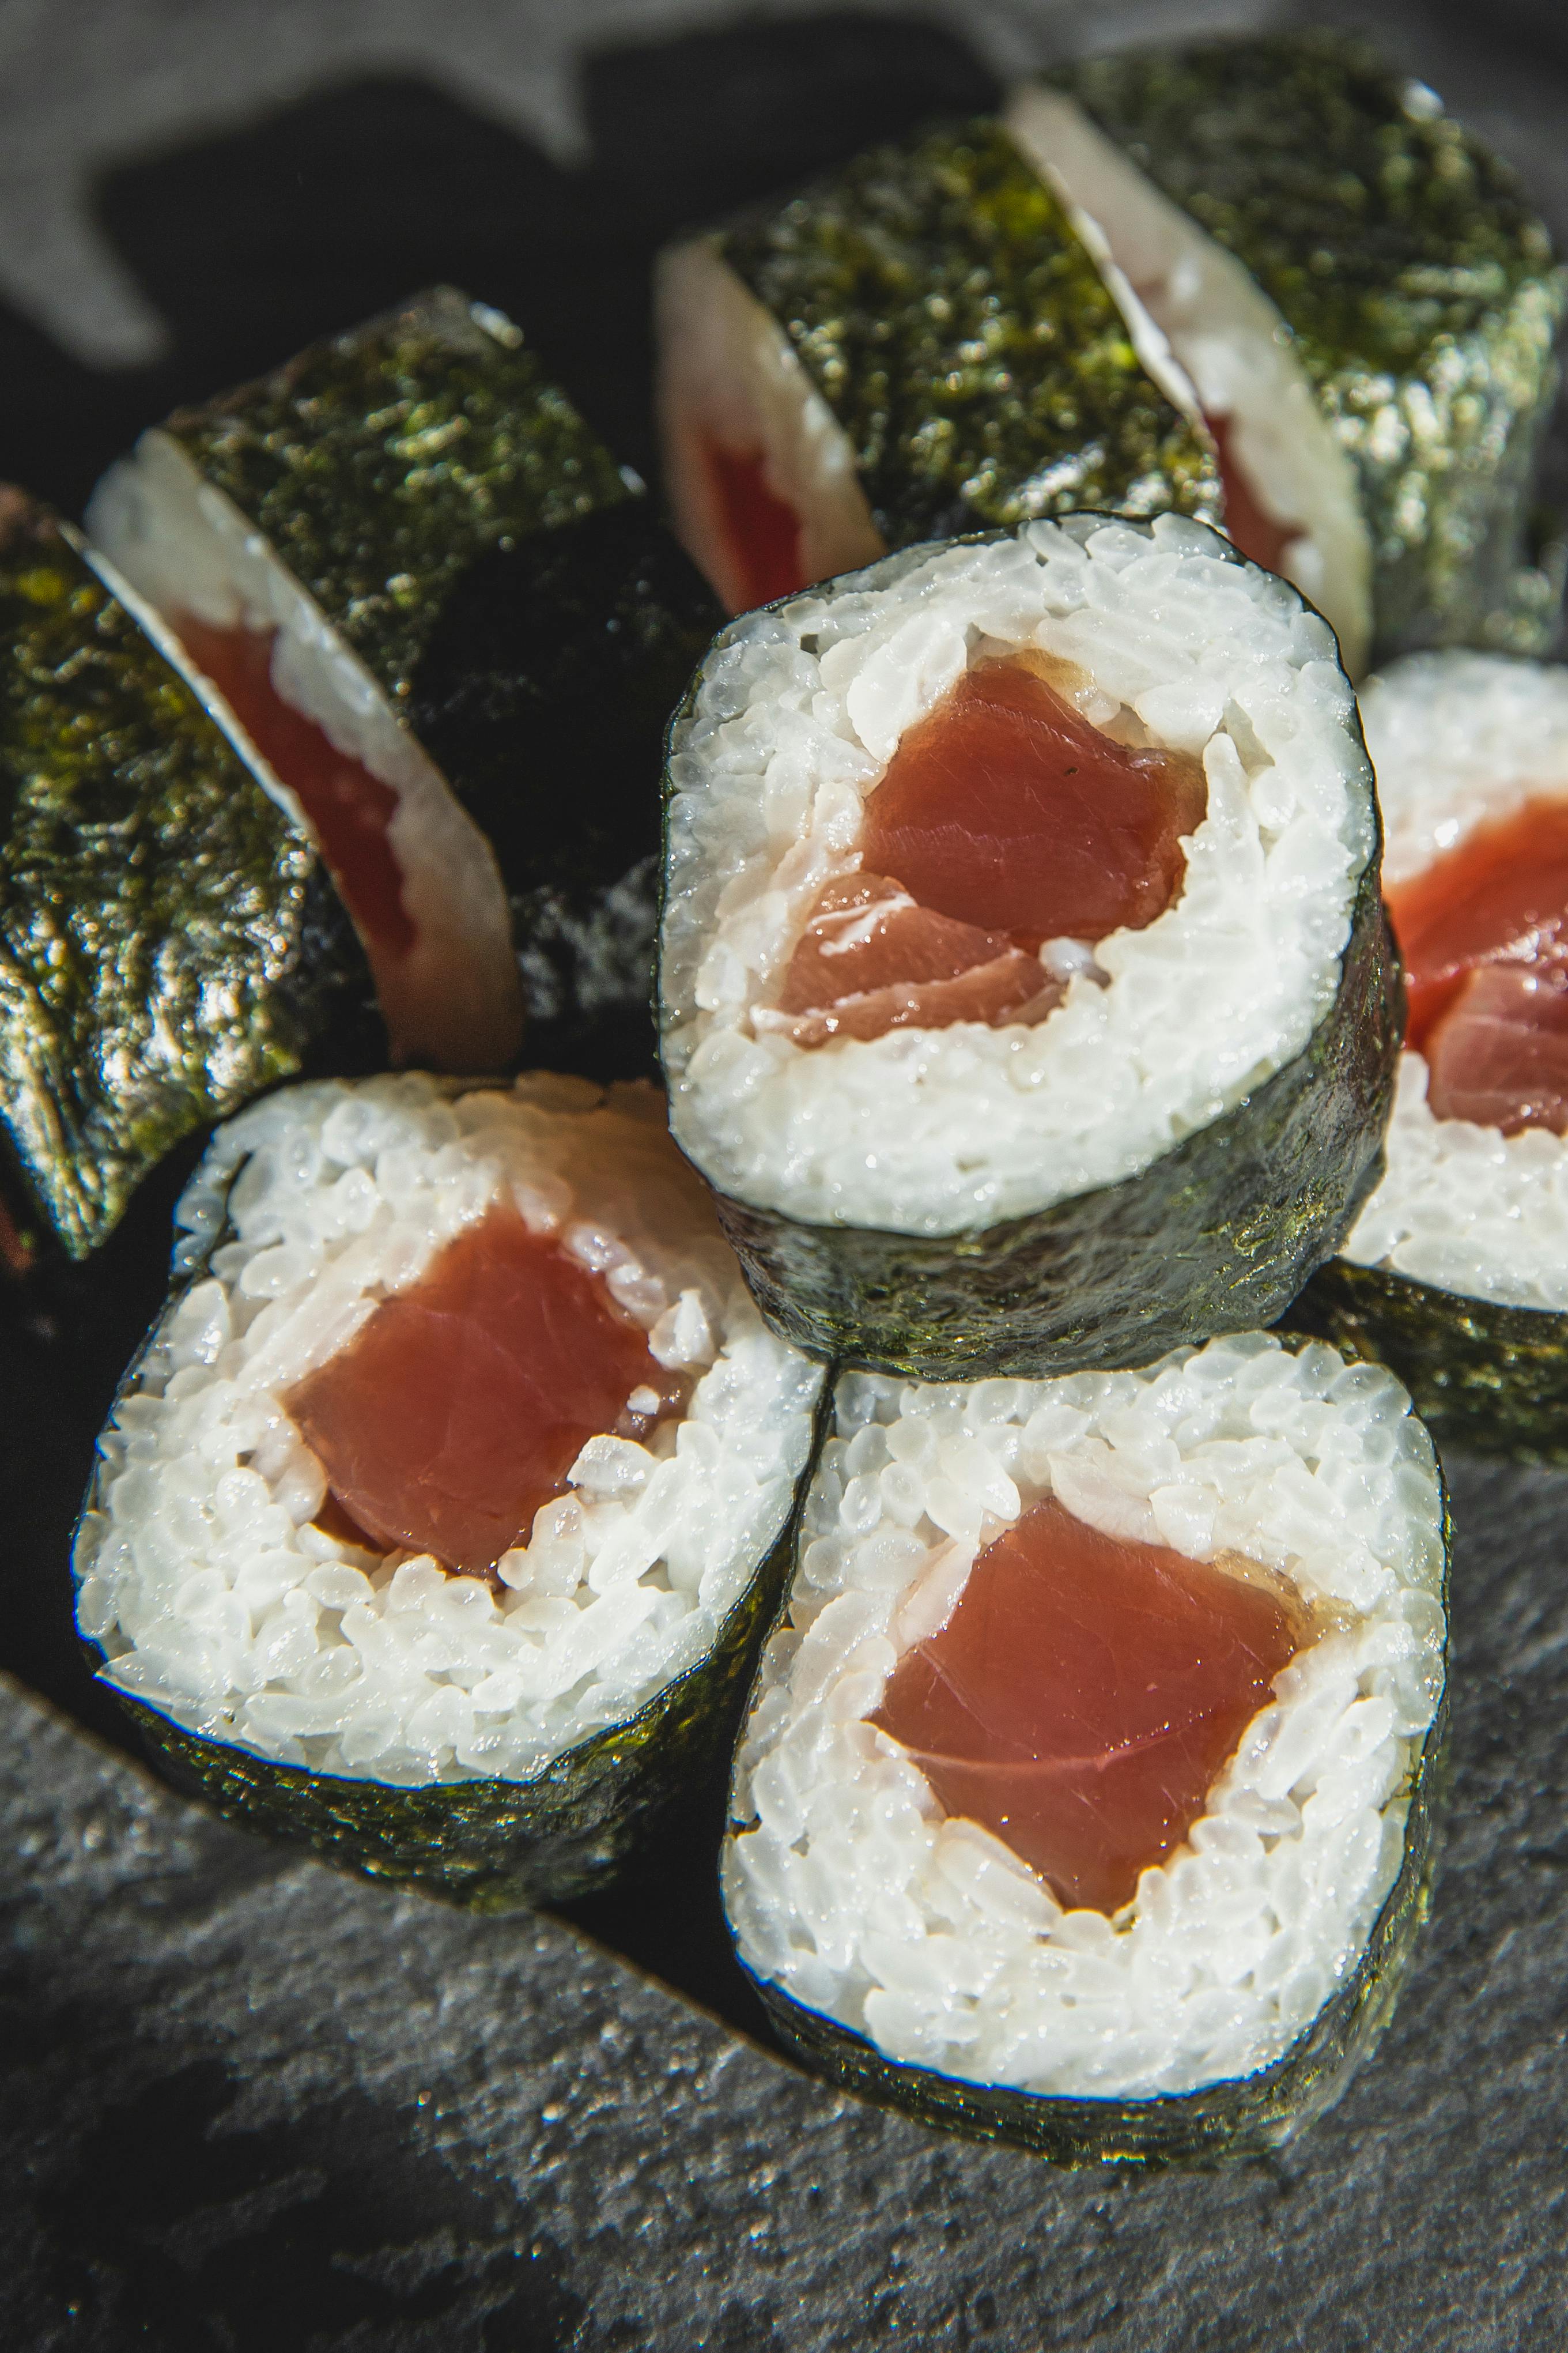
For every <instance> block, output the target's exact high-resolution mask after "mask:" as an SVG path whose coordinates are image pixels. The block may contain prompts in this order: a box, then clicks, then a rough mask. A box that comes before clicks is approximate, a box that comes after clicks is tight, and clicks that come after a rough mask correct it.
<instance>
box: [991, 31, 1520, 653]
mask: <svg viewBox="0 0 1568 2353" xmlns="http://www.w3.org/2000/svg"><path fill="white" fill-rule="evenodd" d="M1048 81H1049V83H1050V84H1051V85H1052V86H1053V87H1052V88H1050V89H1031V90H1025V91H1023V92H1021V93H1020V94H1019V95H1018V96H1017V97H1016V100H1014V102H1013V105H1012V107H1011V109H1010V111H1009V113H1008V117H1007V120H1008V124H1009V128H1010V129H1011V130H1012V132H1013V133H1014V135H1015V137H1016V138H1017V139H1018V141H1019V143H1020V144H1021V145H1022V146H1023V147H1024V148H1025V150H1026V152H1027V153H1029V154H1030V155H1031V157H1033V158H1034V160H1035V161H1036V162H1037V164H1038V166H1039V168H1040V169H1041V170H1042V171H1045V172H1047V174H1049V175H1050V176H1051V177H1052V179H1053V182H1054V183H1055V184H1056V185H1060V186H1061V187H1063V188H1064V189H1065V190H1066V191H1067V193H1068V195H1069V196H1070V197H1071V198H1072V199H1073V200H1074V201H1075V202H1076V203H1077V204H1079V206H1082V208H1083V210H1084V211H1085V212H1086V213H1088V214H1089V215H1090V216H1092V218H1093V219H1094V220H1095V221H1096V222H1098V224H1099V225H1100V228H1101V229H1102V231H1103V232H1104V235H1105V237H1106V239H1107V242H1108V244H1109V247H1110V253H1111V255H1112V257H1113V259H1115V261H1116V262H1117V263H1118V264H1120V266H1121V269H1123V270H1124V271H1125V273H1126V275H1127V276H1128V278H1129V279H1131V282H1132V284H1133V287H1134V288H1135V290H1136V291H1137V292H1138V294H1139V296H1140V298H1141V299H1142V301H1143V302H1144V303H1145V304H1146V305H1147V307H1148V309H1149V311H1151V313H1152V316H1153V318H1154V319H1155V321H1156V322H1157V323H1158V325H1159V326H1160V327H1161V328H1162V329H1163V332H1164V333H1165V334H1166V335H1167V336H1168V337H1169V339H1170V343H1171V345H1172V348H1173V352H1174V353H1175V355H1176V357H1177V359H1178V360H1179V361H1180V362H1181V364H1182V365H1183V366H1184V368H1185V369H1186V371H1187V373H1188V374H1189V375H1191V377H1192V378H1193V380H1194V384H1195V385H1196V386H1197V388H1198V393H1199V396H1200V398H1201V400H1202V402H1203V406H1204V409H1205V414H1206V415H1207V416H1208V417H1209V418H1210V420H1211V422H1212V424H1213V425H1214V427H1215V432H1216V438H1218V439H1219V441H1220V445H1221V454H1222V459H1223V461H1224V466H1225V472H1226V492H1227V505H1228V511H1229V512H1230V515H1231V522H1232V527H1233V529H1235V531H1236V532H1237V538H1238V542H1239V543H1240V544H1242V545H1243V546H1244V547H1245V548H1246V550H1247V553H1248V554H1253V555H1255V556H1258V558H1259V560H1261V561H1264V562H1270V563H1272V564H1273V568H1275V569H1277V570H1282V571H1285V572H1287V573H1288V574H1289V576H1290V577H1291V578H1292V579H1293V580H1295V581H1296V582H1297V584H1298V585H1299V586H1300V587H1301V588H1303V589H1304V590H1305V592H1306V593H1307V594H1308V595H1309V596H1311V597H1312V599H1313V601H1314V602H1315V603H1317V604H1319V605H1320V606H1321V607H1322V609H1323V610H1324V612H1326V613H1327V614H1328V616H1329V617H1330V619H1331V621H1332V622H1333V625H1334V627H1335V628H1336V629H1337V630H1339V632H1340V635H1341V641H1342V646H1343V649H1344V655H1345V660H1346V663H1347V666H1348V667H1349V668H1350V669H1351V670H1352V674H1358V673H1359V671H1360V670H1361V668H1362V666H1363V663H1364V661H1365V660H1366V659H1368V658H1369V656H1371V657H1376V658H1378V659H1386V658H1387V657H1388V656H1390V655H1392V654H1394V653H1398V652H1403V651H1405V650H1408V649H1412V648H1415V647H1419V646H1426V645H1441V644H1464V643H1476V644H1482V645H1488V646H1492V647H1497V648H1501V649H1509V650H1514V651H1521V652H1532V653H1533V652H1542V651H1544V650H1545V649H1546V648H1547V647H1548V646H1549V645H1550V644H1551V643H1552V639H1553V638H1554V636H1555V633H1556V629H1557V626H1558V620H1559V612H1560V606H1561V599H1562V587H1563V583H1562V578H1561V576H1560V569H1559V571H1558V572H1557V573H1551V572H1549V571H1546V570H1542V568H1540V566H1539V565H1537V563H1536V561H1535V557H1534V554H1533V552H1532V548H1531V507H1532V504H1533V500H1534V478H1535V461H1536V458H1537V454H1538V451H1539V448H1540V443H1541V439H1542V435H1543V433H1544V432H1545V430H1546V427H1547V425H1548V422H1549V420H1550V417H1551V412H1552V403H1553V400H1554V398H1555V395H1556V389H1557V381H1558V374H1557V365H1556V361H1555V358H1554V356H1553V346H1554V344H1555V342H1556V339H1557V334H1558V331H1559V328H1560V326H1561V323H1562V320H1563V307H1564V285H1565V281H1564V279H1563V273H1562V271H1561V270H1560V269H1558V268H1557V267H1556V264H1555V261H1554V259H1553V255H1552V243H1551V238H1550V237H1549V236H1548V233H1547V231H1546V229H1545V227H1544V226H1543V225H1542V222H1541V221H1540V220H1539V219H1538V218H1537V217H1536V216H1535V215H1534V213H1533V212H1532V211H1531V209H1530V207H1529V206H1527V205H1526V204H1525V202H1524V201H1523V199H1522V196H1521V192H1520V189H1519V185H1518V183H1517V181H1516V180H1515V178H1514V175H1513V174H1512V173H1511V171H1510V169H1509V167H1508V166H1507V165H1506V164H1503V163H1502V162H1501V161H1500V159H1499V158H1498V157H1497V156H1496V155H1494V154H1492V153H1490V152H1489V150H1488V149H1487V148H1486V147H1485V146H1484V145H1483V143H1482V142H1480V141H1479V139H1477V138H1476V137H1475V136H1474V135H1473V134H1472V133H1471V132H1468V131H1466V130H1464V129H1463V128H1462V127H1461V125H1460V124H1459V123H1458V122H1457V121H1455V120H1454V119H1453V118H1452V116H1450V115H1449V114H1447V112H1446V111H1445V109H1444V107H1443V103H1442V101H1441V100H1440V99H1439V98H1438V97H1437V96H1436V93H1435V92H1434V91H1432V90H1429V89H1427V87H1426V84H1425V83H1422V82H1416V81H1412V80H1410V79H1408V78H1406V77H1405V76H1403V75H1401V74H1399V73H1397V72H1394V71H1393V70H1392V69H1390V68H1389V67H1388V66H1387V65H1386V64H1385V63H1384V61H1383V60H1382V59H1381V58H1379V56H1378V55H1377V53H1376V52H1375V50H1373V49H1372V48H1371V47H1368V45H1367V44H1366V43H1365V42H1364V41H1363V40H1361V39H1359V38H1357V37H1347V36H1345V35H1343V34H1340V33H1335V32H1331V31H1327V30H1323V29H1321V28H1318V29H1313V30H1310V31H1305V32H1281V33H1269V34H1265V35H1261V36H1258V37H1251V38H1247V39H1241V40H1217V41H1216V40H1208V41H1200V42H1194V43H1192V44H1190V45H1186V46H1183V47H1172V48H1152V49H1145V50H1130V51H1121V52H1118V53H1116V54H1115V55H1112V56H1108V57H1102V58H1086V59H1081V60H1079V61H1076V62H1074V63H1072V64H1070V65H1067V66H1062V67H1058V68H1057V69H1053V71H1052V72H1051V74H1050V75H1049V77H1048ZM1314 410H1315V411H1316V415H1315V417H1314V415H1313V414H1312V412H1313V411H1314ZM1276 556H1277V557H1278V559H1279V560H1278V562H1274V561H1273V559H1274V558H1275V557H1276Z"/></svg>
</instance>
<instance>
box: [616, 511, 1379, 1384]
mask: <svg viewBox="0 0 1568 2353" xmlns="http://www.w3.org/2000/svg"><path fill="white" fill-rule="evenodd" d="M661 1018H662V1023H663V1050H664V1056H665V1062H666V1069H667V1071H668V1079H669V1086H670V1104H671V1119H672V1124H673V1126H674V1130H675V1134H676V1136H677V1138H678V1140H679V1143H680V1145H681V1146H682V1148H683V1149H684V1150H685V1151H686V1152H687V1153H688V1154H689V1155H690V1157H691V1158H692V1159H693V1160H694V1161H695V1163H696V1164H697V1166H699V1167H700V1169H701V1170H702V1172H703V1173H704V1175H706V1176H708V1178H709V1179H710V1182H711V1183H712V1184H713V1186H714V1187H716V1189H717V1191H718V1192H719V1194H720V1196H721V1203H722V1207H723V1213H724V1216H725V1220H726V1226H727V1229H728V1230H729V1231H730V1232H731V1236H732V1238H733V1239H735V1240H736V1242H737V1246H738V1247H739V1248H740V1250H741V1251H742V1258H743V1260H744V1261H745V1263H746V1265H747V1270H748V1273H749V1275H750V1277H751V1279H752V1282H753V1284H754V1286H755V1287H756V1290H757V1293H758V1297H759V1300H760V1301H761V1302H762V1303H763V1307H764V1311H765V1312H766V1313H767V1314H769V1315H770V1316H772V1317H773V1319H774V1320H775V1321H776V1322H777V1323H778V1324H779V1325H780V1328H782V1329H784V1330H786V1331H787V1332H789V1333H790V1335H791V1336H793V1337H795V1339H797V1340H799V1341H800V1342H801V1343H802V1344H803V1345H808V1346H811V1347H815V1348H817V1349H820V1350H821V1351H822V1352H824V1353H831V1354H847V1355H849V1356H853V1357H856V1358H858V1360H860V1361H863V1362H867V1363H871V1364H876V1365H881V1366H885V1367H886V1368H888V1369H890V1370H900V1371H909V1372H912V1373H915V1374H918V1375H921V1376H927V1377H937V1376H943V1377H946V1376H956V1375H959V1374H964V1375H967V1376H973V1375H976V1374H979V1373H981V1372H984V1371H987V1370H992V1371H1045V1370H1052V1369H1068V1368H1069V1367H1071V1366H1074V1365H1082V1364H1091V1363H1100V1362H1116V1361H1122V1362H1126V1361H1130V1360H1144V1359H1147V1358H1149V1357H1152V1356H1157V1355H1159V1354H1161V1353H1163V1350H1164V1349H1165V1348H1167V1347H1169V1346H1170V1345H1175V1344H1179V1343H1180V1342H1182V1341H1184V1340H1189V1339H1192V1338H1194V1337H1196V1336H1198V1335H1202V1334H1204V1333H1205V1332H1212V1331H1215V1330H1228V1329H1234V1328H1237V1327H1241V1326H1245V1325H1246V1324H1248V1323H1254V1322H1262V1321H1267V1320H1272V1318H1273V1317H1274V1316H1275V1315H1278V1314H1280V1313H1281V1312H1282V1311H1283V1309H1284V1307H1285V1306H1286V1305H1287V1304H1288V1303H1289V1300H1290V1298H1291V1297H1293V1296H1294V1294H1295V1293H1296V1291H1297V1290H1299V1289H1300V1284H1301V1282H1303V1281H1304V1280H1305V1279H1306V1276H1307V1274H1308V1273H1310V1271H1311V1268H1312V1266H1313V1265H1315V1264H1317V1263H1318V1262H1320V1261H1321V1260H1322V1259H1323V1258H1326V1257H1327V1256H1329V1255H1331V1252H1332V1250H1334V1249H1335V1248H1337V1246H1338V1242H1339V1240H1341V1239H1342V1237H1343V1235H1344V1233H1345V1231H1346V1230H1347V1229H1348V1227H1349V1225H1350V1223H1351V1221H1352V1219H1353V1216H1354V1214H1355V1210H1356V1208H1357V1207H1358V1206H1359V1203H1360V1201H1361V1199H1362V1198H1363V1195H1364V1193H1365V1191H1366V1189H1367V1187H1369V1186H1370V1184H1371V1183H1372V1182H1373V1177H1374V1176H1375V1173H1376V1168H1377V1165H1378V1136H1379V1133H1380V1131H1381V1127H1382V1124H1383V1122H1384V1118H1385V1116H1386V1110H1387V1104H1388V1101H1389V1098H1390V1093H1391V1090H1392V1074H1393V1067H1394V1057H1395V1052H1396V1039H1397V1028H1398V1008H1397V984H1396V980H1395V978H1394V973H1393V969H1392V963H1391V956H1390V952H1389V948H1388V943H1387V939H1386V933H1385V930H1384V922H1383V917H1382V913H1381V909H1380V906H1379V903H1378V899H1377V822H1376V814H1375V809H1374V806H1373V787H1372V778H1371V771H1370V769H1369V767H1368V765H1367V763H1366V759H1365V755H1364V753H1363V749H1362V745H1361V742H1360V736H1359V732H1358V729H1357V726H1356V720H1355V710H1354V702H1353V698H1352V694H1351V691H1350V689H1349V686H1348V684H1347V683H1346V681H1345V679H1344V677H1343V674H1342V671H1341V670H1340V669H1339V667H1338V664H1337V661H1336V659H1335V649H1334V643H1333V638H1332V636H1331V632H1330V631H1329V629H1328V628H1326V627H1325V625H1324V624H1323V622H1322V621H1321V618H1320V617H1318V616H1317V615H1316V614H1314V613H1312V612H1311V611H1310V610H1309V609H1308V608H1307V607H1305V606H1304V605H1303V604H1302V603H1301V601H1300V598H1299V597H1298V596H1296V595H1295V594H1294V593H1293V592H1292V591H1291V590H1290V589H1289V587H1288V586H1285V585H1284V584H1283V583H1281V582H1279V581H1278V580H1276V579H1274V578H1272V577H1270V576H1269V575H1266V574H1265V573H1263V572H1261V571H1259V570H1258V569H1257V568H1256V567H1254V566H1251V565H1247V564H1245V563H1243V562H1242V561H1241V560H1240V559H1239V558H1238V557H1237V555H1236V554H1235V553H1234V552H1233V551H1232V550H1231V549H1230V548H1229V547H1228V546H1227V545H1226V542H1225V541H1223V540H1222V539H1220V538H1219V537H1218V536H1217V534H1215V533H1214V532H1212V531H1210V530H1208V529H1206V528H1205V526H1203V525H1201V524H1197V523H1194V522H1188V521H1186V520H1184V519H1182V518H1178V517H1174V516H1168V517H1163V518H1160V519H1157V520H1156V521H1155V522H1153V523H1152V524H1142V525H1139V524H1134V523H1131V522H1118V521H1111V520H1109V519H1106V518H1101V517H1087V516H1086V517H1079V518H1074V519H1071V520H1070V521H1068V522H1063V523H1037V524H1028V525H1026V526H1024V527H1022V528H1021V529H1020V530H1019V531H1018V533H1016V535H1002V534H997V535H994V536H993V537H990V538H985V539H975V540H972V541H961V542H957V543H952V544H951V545H947V546H942V547H936V548H924V549H918V550H910V551H908V552H906V553H904V554H900V555H896V556H892V557H889V558H886V559H884V561H883V562H882V563H881V564H879V565H875V566H873V567H872V568H870V569H869V570H868V571H867V572H864V573H860V574H857V575H850V576H848V577H847V578H845V579H842V580H839V581H837V582H834V583H833V584H831V585H830V586H828V587H826V588H825V589H823V590H822V591H820V592H818V593H816V594H812V595H806V596H801V597H799V598H797V599H795V600H794V601H793V602H790V603H786V604H784V605H783V606H780V607H773V609H771V610H770V611H769V612H767V613H766V614H763V615H758V616H755V617H752V618H751V619H749V620H742V621H740V622H737V623H734V624H732V625H731V628H729V629H728V630H726V631H725V632H724V634H723V635H722V636H721V638H720V639H719V640H718V642H717V645H716V647H715V649H714V650H713V652H712V653H711V654H710V657H709V659H708V661H707V662H706V663H705V664H704V666H703V669H702V670H701V672H700V674H699V678H698V680H697V682H696V684H695V687H694V689H693V692H692V696H691V698H690V701H689V704H688V706H687V707H686V709H685V710H684V711H683V712H682V713H681V714H680V716H679V718H678V720H677V723H676V725H675V727H674V730H673V731H672V735H671V744H670V768H669V808H668V845H667V864H666V897H665V908H664V916H663V925H662V934H661ZM1259 1201H1262V1202H1264V1203H1266V1204H1268V1208H1267V1209H1266V1210H1264V1211H1260V1210H1259V1208H1258V1203H1259ZM1139 1352H1142V1354H1141V1356H1140V1353H1139Z"/></svg>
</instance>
